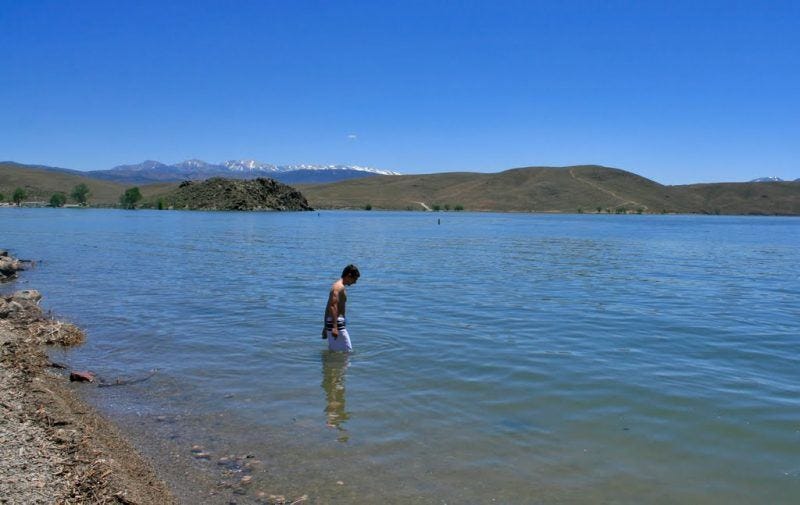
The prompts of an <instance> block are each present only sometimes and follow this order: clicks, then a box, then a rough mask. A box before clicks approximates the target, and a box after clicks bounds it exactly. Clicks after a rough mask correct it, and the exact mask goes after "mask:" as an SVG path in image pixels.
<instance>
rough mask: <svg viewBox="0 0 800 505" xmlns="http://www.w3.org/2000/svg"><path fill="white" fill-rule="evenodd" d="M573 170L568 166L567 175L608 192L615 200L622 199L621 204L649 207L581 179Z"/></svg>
mask: <svg viewBox="0 0 800 505" xmlns="http://www.w3.org/2000/svg"><path fill="white" fill-rule="evenodd" d="M574 170H575V169H574V168H570V169H569V175H570V176H571V177H572V178H573V179H575V180H576V181H580V182H583V183H584V184H588V185H589V186H591V187H593V188H594V189H596V190H598V191H602V192H603V193H606V194H608V195H611V196H613V197H614V198H616V199H617V200H622V203H623V204H626V203H631V204H633V205H638V206H639V207H642V208H643V209H644V210H648V209H649V207H648V206H647V205H645V204H643V203H639V202H637V201H634V200H628V199H626V198H623V197H621V196H619V195H618V194H616V193H614V192H613V191H611V190H610V189H606V188H604V187H602V186H600V185H598V184H595V183H593V182H590V181H587V180H586V179H582V178H580V177H577V176H576V175H575V172H574Z"/></svg>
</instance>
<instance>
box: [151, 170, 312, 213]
mask: <svg viewBox="0 0 800 505" xmlns="http://www.w3.org/2000/svg"><path fill="white" fill-rule="evenodd" d="M153 206H160V207H162V208H174V209H188V210H277V211H287V210H289V211H291V210H314V209H312V208H311V207H310V206H309V205H308V201H306V198H305V197H304V196H303V195H302V193H300V192H299V191H297V190H296V189H294V188H293V187H291V186H287V185H286V184H283V183H280V182H278V181H276V180H274V179H268V178H263V177H262V178H259V179H253V180H245V181H241V180H231V179H223V178H220V177H215V178H213V179H208V180H206V181H199V182H195V181H184V182H182V183H181V185H180V186H179V187H178V188H177V189H175V190H173V191H171V192H169V193H167V194H165V195H161V196H160V197H156V201H155V202H154V205H153Z"/></svg>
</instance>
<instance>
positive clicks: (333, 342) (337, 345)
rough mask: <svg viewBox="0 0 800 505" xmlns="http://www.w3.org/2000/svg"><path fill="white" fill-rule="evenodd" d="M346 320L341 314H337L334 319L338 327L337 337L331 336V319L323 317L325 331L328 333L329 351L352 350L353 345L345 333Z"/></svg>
mask: <svg viewBox="0 0 800 505" xmlns="http://www.w3.org/2000/svg"><path fill="white" fill-rule="evenodd" d="M346 324H347V320H346V319H345V318H344V317H343V316H339V319H338V320H337V321H336V327H337V328H338V329H339V337H338V338H333V320H332V319H331V318H325V331H326V332H327V333H328V349H330V350H331V351H345V352H350V351H352V350H353V345H352V344H351V343H350V335H349V334H348V333H347V327H346Z"/></svg>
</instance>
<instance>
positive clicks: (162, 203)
mask: <svg viewBox="0 0 800 505" xmlns="http://www.w3.org/2000/svg"><path fill="white" fill-rule="evenodd" d="M158 210H164V199H163V198H159V199H158Z"/></svg>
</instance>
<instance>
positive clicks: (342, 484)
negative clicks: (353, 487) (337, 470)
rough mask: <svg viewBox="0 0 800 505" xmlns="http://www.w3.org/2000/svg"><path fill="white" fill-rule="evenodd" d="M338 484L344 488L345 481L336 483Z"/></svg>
mask: <svg viewBox="0 0 800 505" xmlns="http://www.w3.org/2000/svg"><path fill="white" fill-rule="evenodd" d="M336 484H338V485H340V486H344V482H343V481H340V480H337V481H336Z"/></svg>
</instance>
